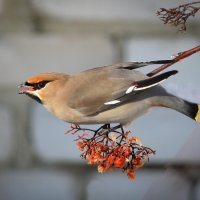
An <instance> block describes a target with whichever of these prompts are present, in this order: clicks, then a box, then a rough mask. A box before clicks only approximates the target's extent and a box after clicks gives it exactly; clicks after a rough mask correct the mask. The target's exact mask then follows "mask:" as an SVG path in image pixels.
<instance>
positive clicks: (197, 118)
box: [195, 104, 200, 123]
mask: <svg viewBox="0 0 200 200" xmlns="http://www.w3.org/2000/svg"><path fill="white" fill-rule="evenodd" d="M195 120H196V121H197V122H199V123H200V104H199V105H198V111H197V114H196V117H195Z"/></svg>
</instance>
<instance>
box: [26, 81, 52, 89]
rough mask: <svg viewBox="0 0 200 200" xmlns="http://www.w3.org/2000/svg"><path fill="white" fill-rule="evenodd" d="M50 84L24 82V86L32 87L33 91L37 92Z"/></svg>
mask: <svg viewBox="0 0 200 200" xmlns="http://www.w3.org/2000/svg"><path fill="white" fill-rule="evenodd" d="M48 82H50V81H40V82H38V83H29V82H26V83H25V85H26V86H31V87H33V88H34V89H36V90H39V89H42V88H43V87H45V85H46V84H47V83H48Z"/></svg>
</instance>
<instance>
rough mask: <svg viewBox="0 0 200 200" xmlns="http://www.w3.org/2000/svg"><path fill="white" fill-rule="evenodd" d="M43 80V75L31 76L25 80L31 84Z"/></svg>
mask: <svg viewBox="0 0 200 200" xmlns="http://www.w3.org/2000/svg"><path fill="white" fill-rule="evenodd" d="M44 80H45V77H44V76H37V77H31V78H30V79H29V80H28V81H27V82H28V83H31V84H33V83H39V82H41V81H44Z"/></svg>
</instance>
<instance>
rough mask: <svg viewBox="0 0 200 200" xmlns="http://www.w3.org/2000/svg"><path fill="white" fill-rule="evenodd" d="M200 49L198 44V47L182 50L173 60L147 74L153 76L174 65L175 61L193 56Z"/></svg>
mask: <svg viewBox="0 0 200 200" xmlns="http://www.w3.org/2000/svg"><path fill="white" fill-rule="evenodd" d="M199 51H200V45H198V46H196V47H194V48H192V49H189V50H187V51H183V52H180V53H178V54H177V55H176V56H175V58H174V59H173V62H171V63H168V64H164V65H161V66H160V67H158V68H157V69H155V70H153V71H151V72H149V73H148V74H147V76H149V77H152V76H154V75H156V74H157V73H159V72H161V71H163V70H164V69H166V68H168V67H170V66H171V65H173V64H175V63H177V62H179V61H181V60H183V59H185V58H187V57H189V56H191V55H193V54H194V53H197V52H199Z"/></svg>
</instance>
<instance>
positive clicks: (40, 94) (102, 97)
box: [19, 60, 200, 127]
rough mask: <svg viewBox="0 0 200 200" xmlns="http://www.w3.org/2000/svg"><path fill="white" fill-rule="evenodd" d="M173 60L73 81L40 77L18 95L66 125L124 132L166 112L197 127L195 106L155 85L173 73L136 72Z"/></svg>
mask: <svg viewBox="0 0 200 200" xmlns="http://www.w3.org/2000/svg"><path fill="white" fill-rule="evenodd" d="M171 62H173V60H155V61H146V62H125V63H118V64H113V65H108V66H102V67H96V68H92V69H88V70H85V71H82V72H80V73H78V74H75V75H69V74H64V73H57V72H47V73H40V74H38V75H34V76H31V77H29V78H28V79H27V80H26V81H25V82H23V83H22V84H20V85H19V88H20V89H19V93H20V94H25V95H27V96H29V97H31V98H32V99H34V100H36V101H37V102H39V103H40V104H42V105H43V106H44V107H45V108H46V109H47V110H48V111H49V112H51V113H52V114H53V115H55V116H56V117H57V118H59V119H61V120H63V121H65V122H69V123H72V124H79V125H80V124H112V123H117V124H119V125H120V126H122V127H123V126H127V125H129V124H131V123H132V121H134V120H135V119H137V118H138V117H140V116H142V115H144V114H145V113H147V112H148V110H149V109H150V108H152V107H157V106H158V107H166V108H170V109H173V110H175V111H178V112H180V113H182V114H184V115H186V116H188V117H189V118H191V119H193V120H195V121H197V122H200V104H197V103H193V102H189V101H187V100H185V99H182V98H180V97H178V96H176V95H173V94H171V93H169V92H168V91H167V90H166V89H165V88H164V87H163V86H162V85H161V83H162V82H163V81H164V80H166V79H167V78H169V77H171V76H172V75H175V74H177V73H178V71H177V70H171V71H167V72H163V73H160V74H158V75H155V76H153V77H148V76H147V75H145V74H143V73H142V72H140V71H138V70H137V69H138V68H141V67H145V66H148V65H156V64H167V63H171Z"/></svg>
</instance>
